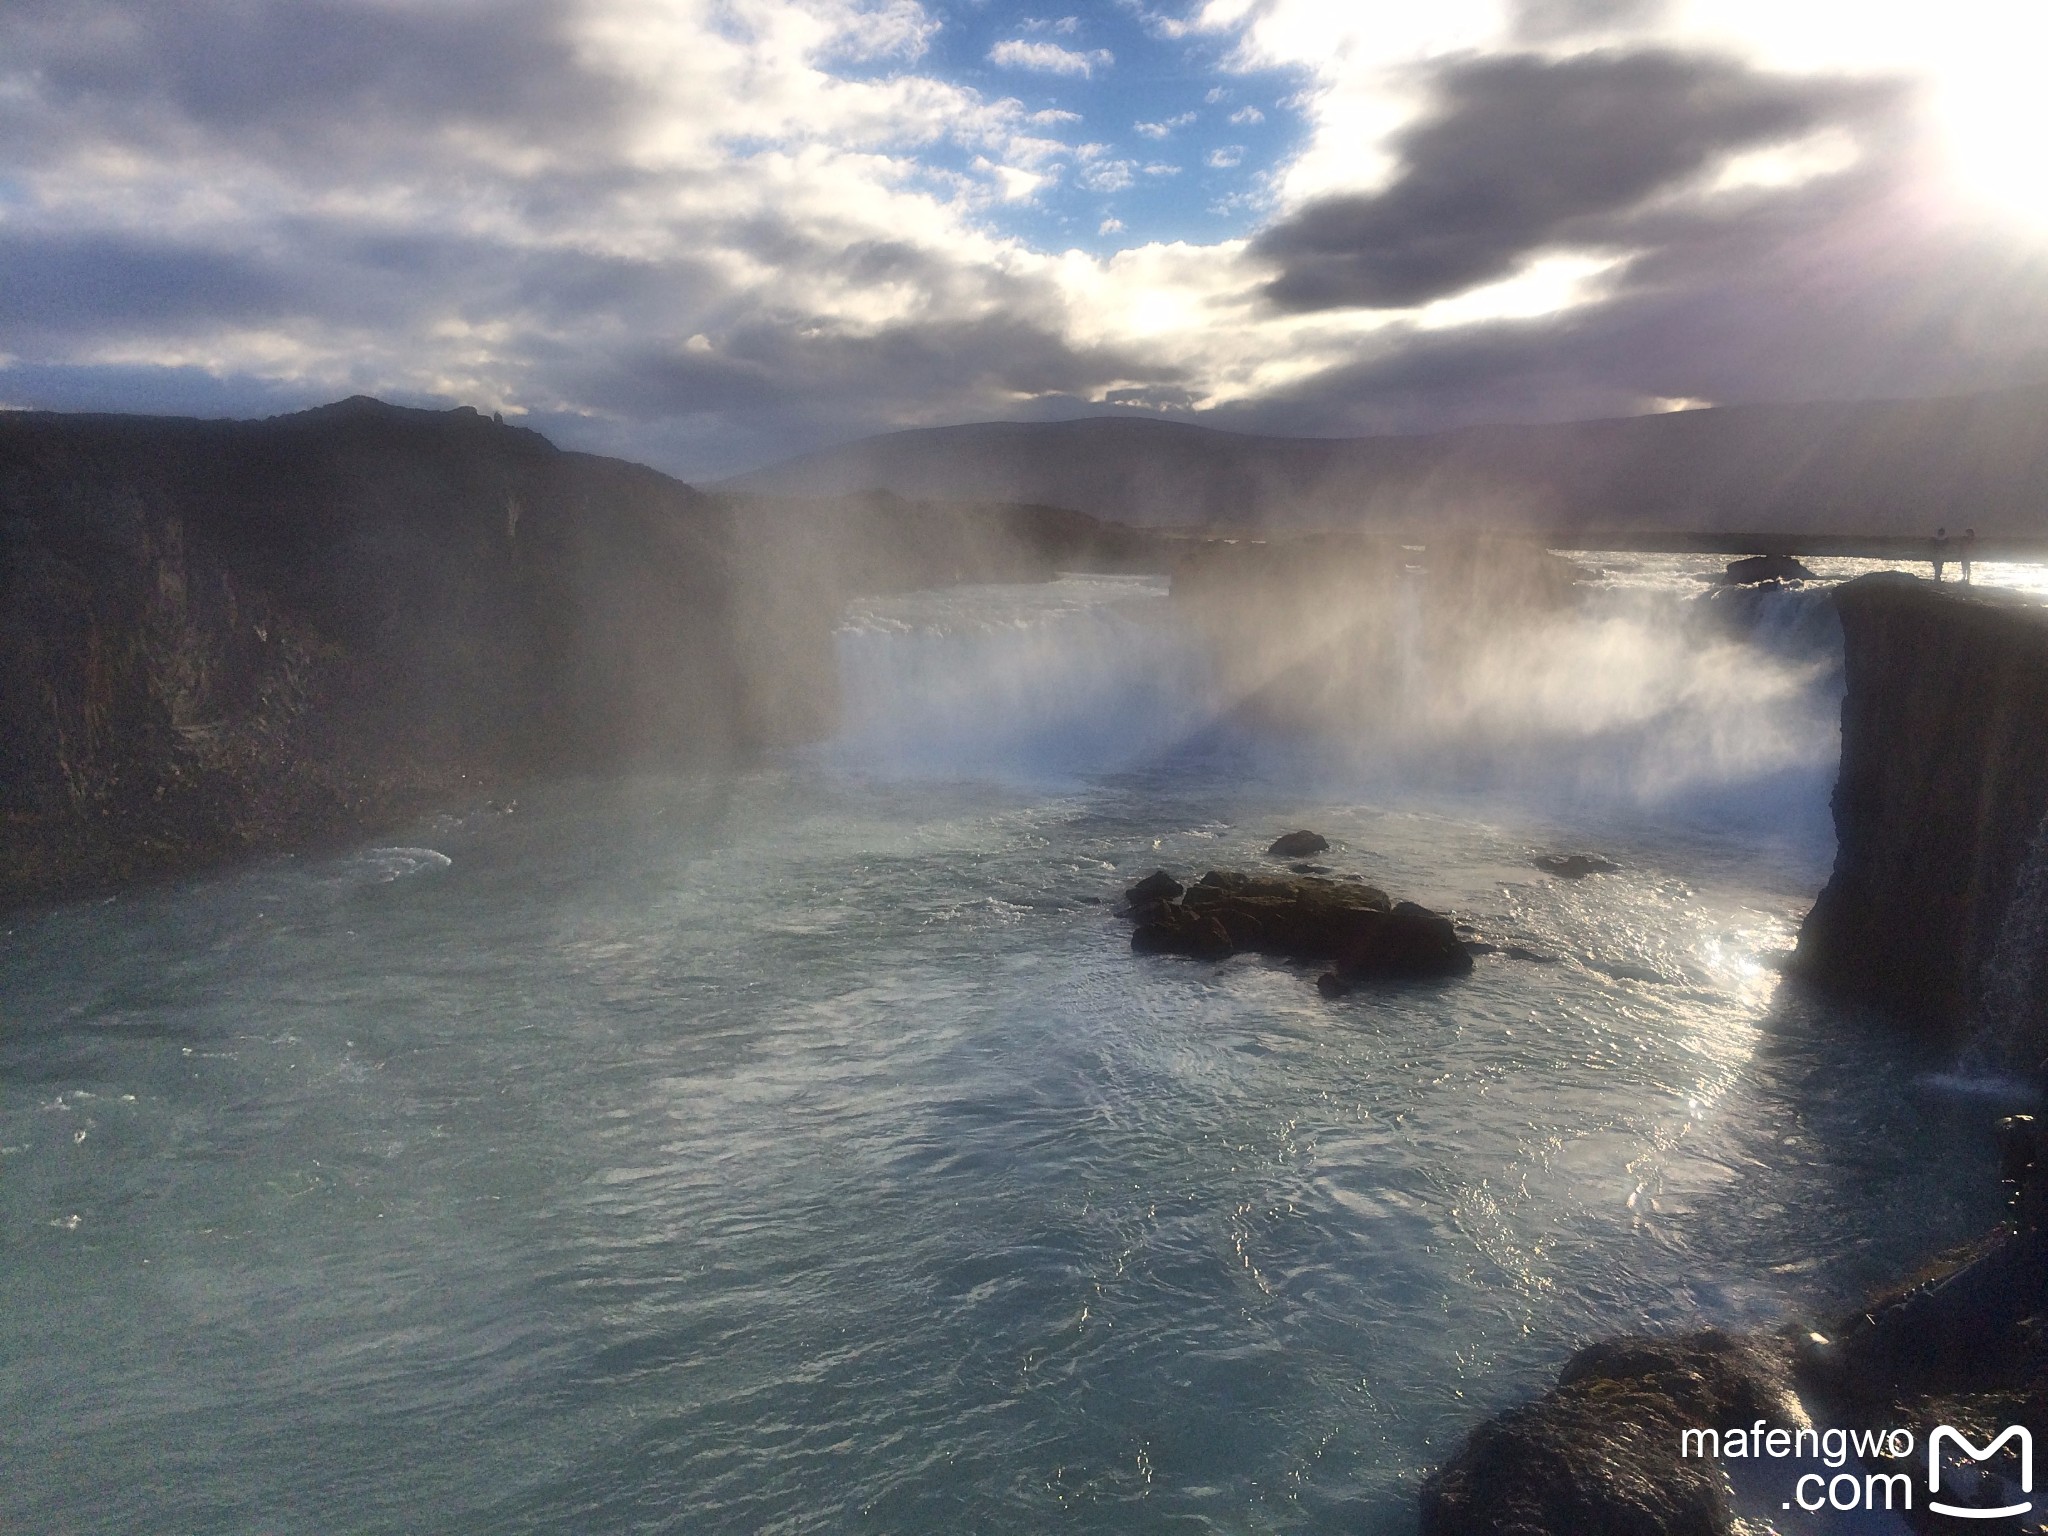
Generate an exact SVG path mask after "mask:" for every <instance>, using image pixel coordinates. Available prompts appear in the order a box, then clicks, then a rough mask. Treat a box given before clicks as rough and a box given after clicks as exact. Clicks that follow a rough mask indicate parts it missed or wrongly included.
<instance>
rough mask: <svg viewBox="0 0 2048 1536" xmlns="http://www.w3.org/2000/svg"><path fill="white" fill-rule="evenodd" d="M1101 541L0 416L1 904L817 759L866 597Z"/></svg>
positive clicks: (948, 511)
mask: <svg viewBox="0 0 2048 1536" xmlns="http://www.w3.org/2000/svg"><path fill="white" fill-rule="evenodd" d="M1102 538H1103V535H1102V531H1101V529H1100V525H1098V524H1096V523H1095V522H1094V521H1093V520H1092V519H1089V518H1085V517H1080V516H1079V515H1078V514H1073V513H1063V512H1059V511H1057V510H1056V509H1051V508H1029V507H992V508H944V507H932V506H919V505H915V504H909V503H902V502H898V501H896V500H894V499H893V498H881V499H877V498H865V499H860V500H857V501H848V502H845V503H806V504H801V505H795V504H788V503H782V504H776V503H769V502H765V501H761V500H758V499H753V498H746V497H731V496H725V497H714V496H707V495H704V494H702V493H699V492H697V491H695V490H693V489H692V488H691V487H689V486H687V485H684V484H682V483H681V482H679V481H675V480H672V479H670V478H668V477H667V476H665V475H661V474H658V473H656V472H655V471H653V470H651V469H647V468H644V467H642V466H639V465H634V464H627V463H623V462H620V461H617V460H612V459H603V458H596V457H593V456H590V455H586V454H578V453H569V452H563V451H560V450H558V449H556V448H555V447H554V446H553V445H552V444H550V443H549V442H548V441H547V440H546V439H545V438H543V437H541V436H540V435H539V434H537V433H534V432H530V431H525V430H522V429H520V428H517V427H513V426H508V425H505V424H503V423H501V422H497V421H494V420H493V419H491V418H488V417H483V416H479V415H478V414H477V413H476V412H474V411H470V410H466V409H464V410H455V411H445V412H441V411H418V410H407V409H402V408H398V407H394V406H389V405H386V404H383V403H382V402H379V401H375V400H369V399H364V398H360V397H359V398H357V399H354V400H350V401H344V402H342V403H340V404H338V405H333V406H325V407H321V408H320V409H318V410H313V411H307V412H302V413H300V414H298V415H294V416H286V417H279V418H275V419H272V420H269V421H260V422H232V421H188V420H171V419H165V418H150V417H120V416H65V415H53V414H45V413H27V412H23V413H7V414H4V415H0V907H5V906H9V905H14V904H18V903H21V902H24V901H34V900H38V899H45V898H50V897H55V896H61V895H65V894H70V893H75V892H79V891H84V890H90V889H95V888H103V887H106V886H110V885H114V884H118V883H120V882H122V881H124V880H127V879H131V878H134V877H136V876H140V875H146V874H151V873H158V872H166V871H170V870H175V869H179V868H187V867H192V866H195V865H198V864H202V863H206V862H209V861H212V860H216V859H219V858H223V857H227V856H231V855H233V854H235V853H237V852H241V851H245V850H250V849H258V848H276V847H285V846H291V845H294V844H303V843H306V842H308V841H311V840H316V839H318V838H320V837H321V836H323V835H328V834H344V833H349V832H353V831H358V830H361V829H365V828H368V827H371V826H374V825H376V824H378V823H380V822H382V823H389V822H392V821H394V820H396V819H399V818H402V817H404V816H406V815H409V814H413V813H415V812H416V811H418V810H420V809H423V808H425V807H427V806H429V805H434V804H437V803H449V802H452V801H455V800H459V799H461V798H464V797H468V798H471V799H480V798H482V797H483V796H484V795H486V794H487V793H489V792H490V791H491V790H492V789H493V787H494V786H495V785H497V784H499V783H501V782H507V781H509V780H510V779H512V778H514V777H518V776H524V775H528V774H532V773H537V772H603V771H612V770H620V769H629V768H639V767H654V766H666V765H676V764H698V763H705V762H712V761H718V760H721V759H727V758H731V757H732V756H734V755H736V754H742V753H746V752H749V751H751V750H754V749H757V748H761V747H764V746H771V745H775V744H779V743H784V742H789V741H794V740H800V739H804V738H808V737H813V736H816V735H818V734H821V733H823V732H825V731H828V730H829V729H830V728H831V725H832V722H833V717H834V711H835V707H836V666H835V661H834V653H833V641H832V630H833V627H834V624H835V620H836V615H837V613H838V611H839V607H840V605H841V603H842V601H843V600H844V598H845V597H846V596H847V595H848V594H849V593H851V592H855V591H862V590H876V589H884V588H890V587H899V586H917V585H927V584H933V583H939V582H945V581H957V580H1020V579H1032V578H1041V577H1043V576H1046V575H1049V574H1051V571H1052V569H1053V568H1054V567H1055V566H1057V565H1060V564H1062V563H1063V562H1066V563H1068V564H1069V566H1071V564H1085V563H1088V561H1089V559H1090V558H1091V557H1094V558H1096V559H1097V562H1098V563H1101V562H1103V561H1106V560H1109V559H1110V558H1111V557H1112V556H1114V555H1116V553H1117V551H1115V550H1109V549H1108V548H1107V546H1104V547H1102V548H1098V547H1097V546H1098V545H1100V544H1102ZM1110 542H1111V543H1114V542H1115V541H1114V539H1113V538H1112V539H1111V540H1110ZM1119 548H1120V546H1119ZM1124 553H1125V554H1126V555H1128V554H1129V551H1124Z"/></svg>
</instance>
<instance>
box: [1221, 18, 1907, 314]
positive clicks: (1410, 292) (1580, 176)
mask: <svg viewBox="0 0 2048 1536" xmlns="http://www.w3.org/2000/svg"><path fill="white" fill-rule="evenodd" d="M1893 95H1894V93H1893V92H1892V91H1891V90H1889V89H1887V88H1878V87H1873V86H1871V85H1869V84H1864V83H1851V82H1845V81H1840V80H1834V79H1813V78H1801V77H1794V76H1786V75H1774V74H1766V73H1762V72H1759V71H1756V70H1753V69H1751V68H1748V67H1747V66H1745V65H1743V64H1741V63H1739V62H1736V61H1734V60H1731V59H1726V58H1722V57H1719V56H1714V55H1705V54H1696V53H1681V52H1674V51H1670V50H1663V49H1643V50H1637V51H1632V52H1603V53H1591V54H1582V55H1578V56H1576V57H1571V58H1565V59H1558V60H1553V59H1548V58H1545V57H1543V56H1540V55H1535V54H1513V55H1507V56H1504V57H1492V58H1476V59H1465V60H1461V61H1459V62H1457V63H1455V64H1452V65H1450V66H1448V67H1446V68H1444V69H1443V71H1442V72H1441V73H1440V74H1439V75H1438V76H1437V78H1436V80H1435V81H1434V96H1435V100H1434V105H1433V106H1432V108H1431V110H1430V111H1429V112H1428V113H1427V114H1426V115H1425V116H1424V117H1423V118H1422V119H1421V120H1420V121H1419V122H1417V123H1416V124H1415V125H1414V126H1412V127H1410V128H1408V129H1407V130H1405V131H1404V132H1403V133H1402V134H1401V135H1400V136H1399V137H1398V139H1397V140H1396V142H1395V150H1396V153H1397V155H1398V157H1399V168H1398V170H1397V171H1396V173H1395V176H1394V179H1393V181H1392V182H1391V184H1390V185H1388V186H1387V187H1386V188H1385V189H1384V190H1383V191H1379V192H1374V193H1370V194H1364V195H1354V196H1341V197H1328V198H1323V199H1321V200H1319V201H1316V202H1313V203H1310V204H1309V205H1307V206H1306V207H1304V208H1303V209H1301V210H1300V211H1299V212H1297V213H1295V214H1294V215H1292V216H1291V217H1289V218H1287V219H1285V220H1283V221H1282V222H1281V223H1279V224H1276V225H1274V226H1273V227H1272V228H1270V229H1268V230H1267V231H1266V232H1265V233H1264V234H1262V235H1261V236H1260V237H1259V238H1258V240H1257V241H1256V242H1255V243H1254V245H1253V255H1254V257H1255V258H1256V259H1260V260H1263V261H1266V262H1270V263H1274V264H1277V265H1278V266H1279V268H1280V273H1279V276H1278V277H1276V278H1274V279H1273V280H1272V281H1271V282H1270V283H1269V284H1267V286H1266V290H1265V291H1266V293H1267V295H1268V296H1269V297H1270V298H1271V299H1272V300H1273V302H1274V303H1276V304H1277V305H1279V306H1280V307H1281V308H1283V309H1287V310H1294V311H1302V310H1316V309H1335V308H1369V309H1398V308H1407V307H1409V306H1411V305H1416V304H1423V303H1427V302H1428V301H1430V300H1432V299H1437V298H1443V297H1446V296H1449V295H1452V294H1456V293H1461V292H1463V291H1465V290H1466V289H1468V288H1473V287H1477V286H1479V285H1481V284H1484V283H1487V282H1492V281H1495V280H1498V279H1501V278H1505V277H1508V276H1510V275H1512V274H1513V273H1514V272H1515V271H1516V270H1517V269H1518V268H1519V267H1520V266H1521V265H1522V264H1523V263H1524V262H1525V261H1526V260H1527V259H1528V258H1529V257H1531V256H1532V255H1534V254H1536V253H1538V252H1540V251H1543V250H1545V249H1549V248H1555V247H1559V246H1579V247H1585V246H1599V245H1611V244H1613V243H1615V242H1616V241H1617V239H1618V237H1619V235H1620V233H1621V228H1620V224H1619V222H1618V221H1619V220H1620V219H1621V218H1622V217H1623V216H1625V215H1627V214H1629V213H1630V212H1631V211H1632V210H1635V209H1637V208H1639V207H1641V206H1642V205H1643V204H1644V203H1645V202H1646V201H1647V200H1649V199H1650V198H1652V197H1653V196H1654V195H1656V194H1658V193H1661V192H1666V191H1669V190H1671V189H1674V188H1678V187H1681V186H1683V185H1684V184H1685V183H1687V182H1689V181H1691V180H1693V179H1694V178H1696V177H1697V176H1698V175H1699V174H1700V173H1701V172H1702V171H1704V170H1705V169H1707V168H1708V167H1709V166H1711V165H1712V164H1714V163H1715V162H1716V161H1718V160H1719V159H1721V158H1722V157H1723V156H1725V155H1727V154H1728V153H1730V152H1731V151H1736V150H1742V149H1750V148H1756V147H1760V146H1765V145H1770V144H1777V143H1783V142H1786V141H1789V140H1793V139H1796V138H1799V137H1801V136H1803V135H1805V134H1807V133H1809V132H1811V131H1812V130H1814V129H1816V128H1819V127H1822V126H1826V125H1830V124H1836V123H1842V122H1846V121H1852V120H1855V119H1857V118H1858V117H1860V116H1863V115H1865V114H1868V113H1869V112H1871V111H1873V110H1874V109H1875V108H1876V107H1878V106H1879V105H1880V104H1881V103H1884V102H1888V101H1889V100H1891V99H1892V97H1893Z"/></svg>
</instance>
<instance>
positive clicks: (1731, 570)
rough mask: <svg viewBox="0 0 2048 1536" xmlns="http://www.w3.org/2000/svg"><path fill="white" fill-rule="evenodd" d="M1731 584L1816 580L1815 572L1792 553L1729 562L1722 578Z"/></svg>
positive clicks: (1753, 556)
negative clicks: (1726, 572)
mask: <svg viewBox="0 0 2048 1536" xmlns="http://www.w3.org/2000/svg"><path fill="white" fill-rule="evenodd" d="M1722 579H1723V580H1724V581H1726V582H1727V583H1728V584H1729V585H1730V586H1754V585H1755V584H1756V583H1757V582H1760V581H1815V580H1818V579H1819V578H1817V577H1816V576H1815V575H1814V574H1813V572H1811V571H1809V570H1808V569H1807V568H1806V567H1805V566H1804V565H1802V564H1800V563H1799V562H1798V561H1797V560H1795V559H1793V558H1792V556H1790V555H1751V556H1749V557H1748V558H1747V559H1743V560H1731V561H1729V562H1728V574H1727V575H1726V576H1724V577H1723V578H1722Z"/></svg>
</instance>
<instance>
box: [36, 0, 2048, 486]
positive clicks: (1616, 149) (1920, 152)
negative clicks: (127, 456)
mask: <svg viewBox="0 0 2048 1536" xmlns="http://www.w3.org/2000/svg"><path fill="white" fill-rule="evenodd" d="M2044 44H2048V6H2043V5H2042V4H2040V0H1947V3H1945V4H1943V5H1940V6H1935V5H1930V4H1927V3H1925V0H1913V3H1911V4H1892V3H1888V0H1860V3H1836V0H1799V3H1797V4H1787V3H1785V0H1768V3H1766V0H1429V3H1426V4H1424V3H1416V0H1402V3H1398V4H1392V3H1377V0H1350V3H1343V4H1330V3H1322V0H1105V3H1099V4H1090V5H1085V6H1083V5H1078V4H1076V3H1074V0H1059V3H1055V4H1052V5H1049V6H1032V5H1018V4H1013V3H1009V0H926V3H920V0H5V3H4V4H0V406H5V407H10V408H44V409H60V410H120V411H150V412H165V413H174V414H187V415H204V416H221V415H237V416H249V415H270V414H275V413H278V412H282V411H288V410H295V409H300V408H303V407H305V406H308V405H313V404H318V403H321V402H323V401H327V400H333V399H338V398H340V397H343V396H346V395H350V394H356V393H367V394H375V395H379V396H381V397H383V398H386V399H390V400H395V401H399V402H403V403H407V404H416V405H440V406H448V405H456V404H468V405H473V406H475V407H477V408H478V409H481V410H486V411H492V410H495V411H501V412H503V413H504V414H505V415H506V416H507V417H508V418H509V419H514V420H518V421H521V422H523V423H524V424H527V425H531V426H534V427H537V428H538V429H540V430H541V431H543V432H546V433H547V434H548V435H549V436H550V437H552V438H553V439H554V440H555V441H557V442H559V443H561V444H563V445H564V446H568V447H576V448H583V449H589V450H593V451H597V452H605V453H614V454H619V455H622V456H624V457H628V458H633V459H639V460H642V461H645V462H648V463H651V464H654V465H656V466H658V467H660V468H662V469H665V470H668V471H669V472H671V473H674V474H678V475H681V476H683V477H684V478H686V479H692V480H699V481H702V480H710V479H716V478H718V477H721V476H724V475H729V474H733V473H738V472H741V471H744V470H747V469H750V468H753V467H756V466H758V465H761V464H765V463H769V462H773V461H775V460H778V459H781V458H784V457H787V456H789V455H791V454H794V453H798V452H803V451H806V450H809V449H813V448H817V447H821V446H826V445H830V444H833V443H837V442H843V441H847V440H851V439H854V438H858V437H862V436H866V435H868V434H870V433H875V432H883V431H889V430H894V429H897V428H902V427H914V426H931V425H942V424H949V423H955V422H965V421H985V420H998V419H1056V418H1065V417H1073V416H1081V415H1089V414H1097V413H1117V412H1121V413H1144V414H1148V415H1158V416H1164V417H1168V418H1171V419H1176V420H1184V421H1191V422H1196V423H1201V424H1206V425H1210V426H1216V427H1223V428H1227V429H1232V430H1238V431H1257V432H1277V433H1292V434H1300V435H1308V436H1348V435H1357V434H1366V433H1378V432H1423V431H1434V430H1440V429H1444V428H1448V427H1455V426H1461V425H1467V424H1471V423H1475V422H1482V421H1558V420H1571V419H1580V418H1586V417H1595V416H1617V415H1631V414H1639V413H1643V412H1648V411H1656V410H1674V409H1685V408H1690V407H1696V406H1699V405H1706V404H1734V403H1746V402H1761V401H1779V400H1805V399H1836V398H1873V397H1900V396H1915V395H1938V394H1953V393H1961V392H1966V391H1970V390H1977V389H1991V388H2000V387H2007V386H2012V385H2019V384H2028V383H2036V382H2043V381H2048V155H2044V154H2043V149H2044V147H2048V92H2044V91H2043V90H2042V89H2041V88H2040V86H2039V84H2038V69H2039V64H2038V61H2039V59H2040V58H2041V57H2043V56H2044V53H2048V49H2044Z"/></svg>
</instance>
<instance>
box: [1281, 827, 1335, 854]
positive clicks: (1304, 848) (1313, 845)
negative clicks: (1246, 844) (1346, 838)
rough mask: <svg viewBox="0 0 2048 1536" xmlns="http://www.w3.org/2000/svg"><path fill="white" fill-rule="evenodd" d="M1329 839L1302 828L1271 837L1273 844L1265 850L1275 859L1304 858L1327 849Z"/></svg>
mask: <svg viewBox="0 0 2048 1536" xmlns="http://www.w3.org/2000/svg"><path fill="white" fill-rule="evenodd" d="M1329 846H1330V840H1329V839H1328V838H1327V837H1325V836H1323V834H1322V833H1320V832H1310V831H1308V830H1307V829H1305V828H1304V829H1303V830H1302V831H1299V832H1288V833H1284V834H1282V835H1281V836H1279V837H1276V838H1274V839H1273V846H1272V847H1270V848H1268V849H1267V850H1266V852H1267V853H1269V854H1271V855H1272V856H1273V857H1274V858H1276V859H1305V858H1307V857H1308V856H1309V855H1310V854H1312V853H1323V852H1326V851H1328V849H1329Z"/></svg>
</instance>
